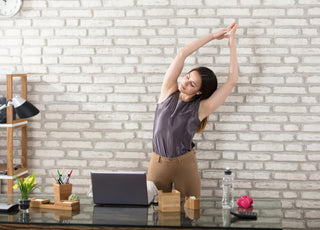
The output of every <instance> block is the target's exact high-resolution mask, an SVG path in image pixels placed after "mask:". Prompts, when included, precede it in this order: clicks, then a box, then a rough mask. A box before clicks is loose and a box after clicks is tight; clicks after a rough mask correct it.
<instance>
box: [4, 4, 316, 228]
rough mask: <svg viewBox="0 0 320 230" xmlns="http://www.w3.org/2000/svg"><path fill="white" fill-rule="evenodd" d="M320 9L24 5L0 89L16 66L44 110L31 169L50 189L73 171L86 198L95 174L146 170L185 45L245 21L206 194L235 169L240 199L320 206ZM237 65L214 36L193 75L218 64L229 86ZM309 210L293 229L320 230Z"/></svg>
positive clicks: (212, 145)
mask: <svg viewBox="0 0 320 230" xmlns="http://www.w3.org/2000/svg"><path fill="white" fill-rule="evenodd" d="M319 16H320V2H319V1H315V0H286V1H284V0H281V1H279V0H228V1H225V0H223V1H222V0H221V1H220V0H219V1H211V0H210V1H209V0H203V1H198V0H188V1H186V0H183V1H182V0H171V1H169V0H157V1H154V0H137V1H134V0H121V1H113V0H69V1H59V0H39V1H33V0H24V5H23V8H22V11H21V13H19V14H18V15H16V16H15V17H13V18H1V19H0V35H1V36H0V74H1V77H0V81H1V86H0V87H1V88H0V90H1V94H2V95H4V94H5V86H4V84H5V77H4V76H5V74H6V73H10V72H26V73H28V94H29V98H30V100H32V102H33V103H35V104H36V105H37V106H38V107H39V108H40V110H41V114H40V115H38V116H37V117H35V118H32V119H31V121H30V125H29V167H30V171H31V172H36V173H37V177H38V181H41V182H42V184H41V186H42V188H43V191H45V192H52V185H51V183H52V180H51V179H50V173H51V172H54V171H55V170H56V169H58V168H60V169H62V168H63V167H65V168H66V169H67V170H69V169H73V170H74V174H73V178H74V179H73V185H74V191H75V192H78V193H85V192H86V190H87V188H88V186H87V184H88V183H90V175H89V172H90V170H147V166H148V161H149V158H150V154H151V150H152V145H151V137H152V126H153V123H152V121H153V115H154V110H155V105H156V101H157V98H158V95H159V92H160V87H161V81H162V78H163V75H164V73H165V71H166V69H167V68H168V65H169V64H170V62H171V61H172V59H173V58H174V55H175V53H176V52H177V51H178V50H179V49H180V48H181V47H183V45H185V44H186V43H187V42H190V41H192V40H194V39H196V38H198V37H199V36H202V35H205V34H207V33H209V32H210V31H215V30H217V29H219V28H222V27H224V26H226V25H228V24H229V23H231V22H232V21H234V20H236V21H237V22H238V24H239V29H238V32H237V41H238V54H239V63H240V78H239V83H238V85H237V86H236V88H235V90H234V91H233V93H232V94H231V95H230V97H229V98H228V99H227V101H226V102H225V103H224V104H223V105H222V106H221V107H220V108H219V109H218V110H217V111H216V112H215V113H214V114H213V115H211V116H210V118H209V124H208V126H207V129H206V130H205V131H204V132H203V133H202V134H200V135H196V137H195V141H196V144H197V154H198V159H199V169H200V173H201V177H202V191H203V196H221V188H220V184H221V183H220V179H221V178H222V176H223V169H224V168H225V167H226V166H230V167H231V168H232V169H233V170H234V175H235V177H236V180H237V181H238V182H237V183H236V194H237V195H238V196H239V195H244V194H249V195H252V196H254V197H262V196H266V197H270V198H280V199H282V200H283V201H282V202H283V207H284V208H290V207H297V208H301V209H306V208H311V207H316V208H319V207H320V204H319V203H320V199H319V192H318V191H319V178H320V176H319V173H318V171H319V170H320V157H319V151H320V145H319V140H320V134H319V133H320V126H319V122H320V116H319V112H320V107H319V105H318V104H319V100H320V98H319V93H320V80H319V79H320V78H319V76H318V75H319V73H320V68H319V64H320V56H319V53H320V48H319V44H320V40H319V33H320V30H319V25H320V17H319ZM228 62H229V50H228V47H227V41H225V40H224V41H213V42H211V43H209V44H208V45H206V46H205V47H203V48H202V49H200V50H199V51H198V52H197V53H196V54H194V55H192V56H190V57H189V58H188V59H187V61H186V65H185V69H184V72H186V71H188V70H189V69H190V68H192V67H196V66H199V65H206V66H209V67H211V68H212V69H213V70H214V71H215V73H216V74H217V76H218V80H219V82H220V83H222V82H224V81H225V80H226V76H227V73H228ZM0 135H1V136H2V137H5V130H3V131H1V133H0ZM16 143H17V144H19V141H18V140H17V141H16ZM0 144H1V151H0V154H1V156H3V157H2V159H5V157H4V156H5V154H6V152H5V145H6V144H5V141H4V140H2V141H1V142H0ZM17 148H18V147H17ZM16 160H18V159H16ZM2 161H4V160H2ZM240 182H241V183H240ZM2 187H3V189H5V183H4V186H2ZM290 202H291V204H292V205H291V206H290V205H289V204H290ZM301 212H303V214H302V215H298V214H297V212H295V211H294V210H288V211H287V212H286V213H285V218H286V220H285V221H284V226H285V227H288V228H295V227H296V228H306V227H307V226H308V227H312V226H315V223H316V220H317V219H319V212H318V211H312V210H309V211H308V210H304V211H301ZM293 218H296V219H297V220H293ZM318 223H319V222H318Z"/></svg>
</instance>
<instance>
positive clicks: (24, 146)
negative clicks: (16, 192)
mask: <svg viewBox="0 0 320 230" xmlns="http://www.w3.org/2000/svg"><path fill="white" fill-rule="evenodd" d="M15 77H20V78H21V97H23V98H24V99H25V100H27V74H7V102H8V101H10V100H11V99H12V97H13V78H15ZM0 127H6V128H7V163H6V164H2V168H5V166H6V169H7V175H0V179H4V180H7V194H13V181H14V179H15V176H23V175H25V174H27V173H28V135H27V127H28V121H27V119H18V120H13V106H8V107H7V123H6V124H0ZM15 129H20V130H21V168H19V169H17V170H14V167H13V166H14V165H13V130H15Z"/></svg>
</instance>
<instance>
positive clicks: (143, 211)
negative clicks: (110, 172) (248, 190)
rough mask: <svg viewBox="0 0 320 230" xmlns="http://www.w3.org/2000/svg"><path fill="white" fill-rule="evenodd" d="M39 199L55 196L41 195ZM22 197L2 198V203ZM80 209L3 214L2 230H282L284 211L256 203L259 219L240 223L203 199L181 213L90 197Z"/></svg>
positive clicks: (270, 202)
mask: <svg viewBox="0 0 320 230" xmlns="http://www.w3.org/2000/svg"><path fill="white" fill-rule="evenodd" d="M37 197H38V198H50V199H51V200H52V201H53V197H48V196H40V195H37ZM18 198H19V197H18V196H13V197H7V196H6V195H1V196H0V202H1V203H4V202H7V199H12V200H13V201H14V202H17V200H18ZM80 203H81V205H80V210H78V211H59V210H51V209H39V208H30V211H29V214H28V215H23V213H22V212H19V213H17V214H15V215H8V214H0V225H1V229H17V228H22V227H23V228H35V229H66V228H69V229H88V228H90V229H115V228H116V229H128V227H130V228H132V229H151V228H154V227H155V226H156V227H157V228H158V229H170V228H179V229H187V228H188V229H190V228H194V229H209V228H210V229H239V228H246V229H282V210H281V203H280V201H279V200H255V201H254V211H255V212H257V213H258V220H238V219H237V218H235V217H233V216H230V214H229V213H228V212H224V211H223V209H222V208H221V201H220V199H201V200H200V210H199V212H198V213H197V212H196V213H194V212H192V211H191V210H186V211H184V208H183V206H182V210H183V211H182V212H181V213H162V212H159V211H158V210H157V207H156V206H153V205H151V206H150V207H119V206H108V207H105V206H103V207H102V206H95V205H94V204H93V200H92V198H90V197H80Z"/></svg>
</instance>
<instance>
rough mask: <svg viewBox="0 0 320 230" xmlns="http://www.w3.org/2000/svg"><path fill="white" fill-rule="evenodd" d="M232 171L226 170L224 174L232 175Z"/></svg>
mask: <svg viewBox="0 0 320 230" xmlns="http://www.w3.org/2000/svg"><path fill="white" fill-rule="evenodd" d="M231 173H232V172H231V170H230V168H226V171H224V174H225V175H231Z"/></svg>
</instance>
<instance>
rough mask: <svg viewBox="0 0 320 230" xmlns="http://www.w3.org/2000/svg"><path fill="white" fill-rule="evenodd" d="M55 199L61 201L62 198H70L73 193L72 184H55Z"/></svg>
mask: <svg viewBox="0 0 320 230" xmlns="http://www.w3.org/2000/svg"><path fill="white" fill-rule="evenodd" d="M53 192H54V200H55V202H59V201H61V200H68V198H69V196H70V195H71V193H72V184H57V183H55V184H53Z"/></svg>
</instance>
